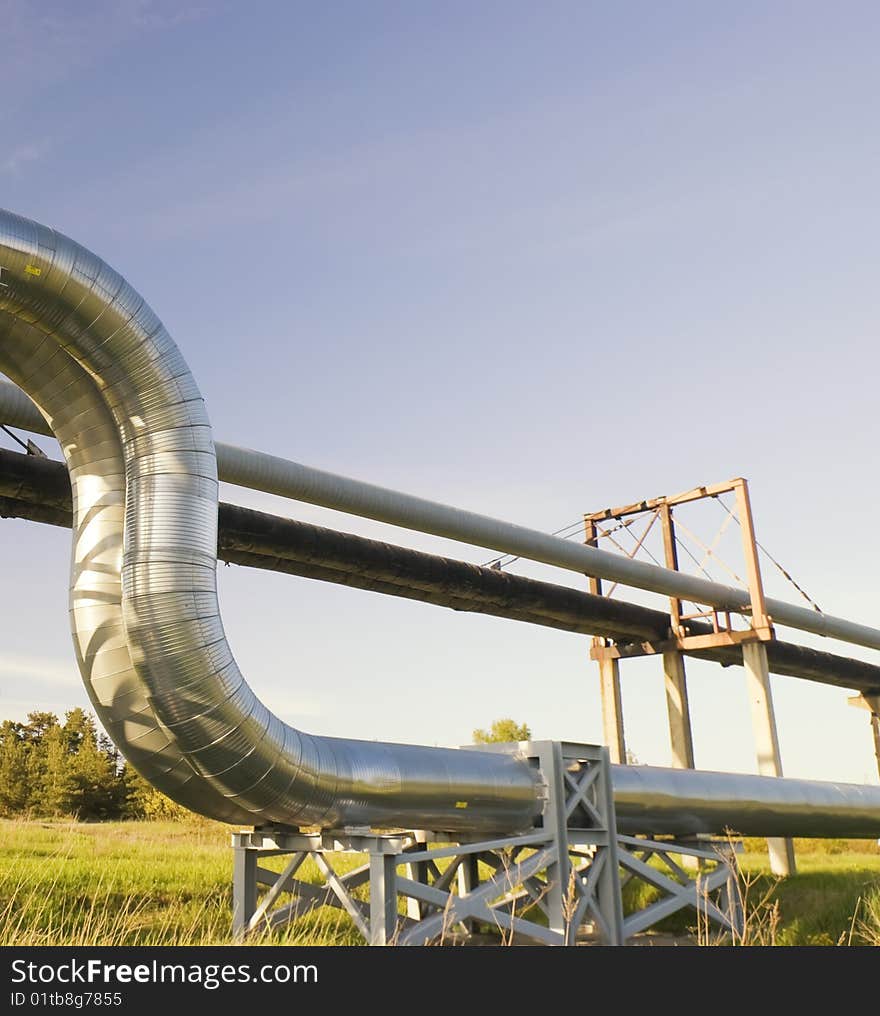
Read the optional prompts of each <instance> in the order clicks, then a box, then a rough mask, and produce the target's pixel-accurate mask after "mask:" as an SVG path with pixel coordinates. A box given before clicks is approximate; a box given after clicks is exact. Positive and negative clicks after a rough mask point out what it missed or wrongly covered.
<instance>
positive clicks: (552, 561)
mask: <svg viewBox="0 0 880 1016" xmlns="http://www.w3.org/2000/svg"><path fill="white" fill-rule="evenodd" d="M10 389H12V391H10ZM21 395H22V393H21V392H19V391H18V390H17V389H15V386H14V385H9V384H5V383H3V384H0V422H5V421H6V420H7V419H8V420H9V421H10V422H11V423H12V424H14V425H16V426H20V427H26V428H28V429H33V430H34V431H35V432H37V433H46V432H47V431H48V428H47V426H46V424H45V423H44V422H43V421H42V417H41V416H39V413H37V411H36V409H35V407H33V412H30V411H28V410H27V407H26V406H25V405H24V403H23V402H22V398H21ZM31 405H32V404H31ZM34 413H36V414H37V417H39V421H38V420H37V418H36V417H35V416H34ZM38 422H39V423H40V426H39V427H37V426H36V424H37V423H38ZM215 449H216V453H217V466H218V474H219V477H220V479H221V480H223V481H225V482H226V483H231V484H234V485H236V486H239V487H246V488H248V489H250V490H259V491H263V492H264V493H267V494H276V495H279V496H281V497H287V498H292V499H293V500H297V501H305V502H306V503H308V504H314V505H319V506H321V507H323V508H331V509H334V510H336V511H342V512H346V513H348V514H350V515H358V516H361V517H363V518H370V519H374V520H376V521H378V522H385V523H388V524H390V525H395V526H400V527H402V528H404V529H412V530H416V531H418V532H423V533H429V534H431V535H434V536H440V537H444V538H447V539H451V540H456V541H459V542H462V543H468V544H471V545H473V546H479V547H486V548H488V549H491V550H494V551H497V552H500V553H504V554H515V555H517V556H519V557H522V558H525V559H528V560H531V561H538V562H541V563H543V564H548V565H554V566H556V567H559V568H564V569H566V570H568V571H574V572H578V573H580V574H585V575H592V576H595V577H597V578H603V579H608V580H610V581H614V582H619V583H622V584H623V585H626V586H631V587H633V588H636V589H644V590H647V591H649V592H654V593H661V594H663V595H666V596H677V597H680V598H682V599H690V600H695V601H696V602H697V603H704V604H710V605H712V606H716V607H721V608H724V609H729V610H742V609H745V608H747V607H748V602H749V595H748V593H747V592H746V591H745V590H743V589H737V588H735V587H733V586H725V585H723V584H721V583H718V582H711V581H708V580H706V579H700V578H697V577H696V576H693V575H687V574H685V573H683V572H677V571H672V570H670V569H668V568H662V567H660V566H658V565H652V564H647V563H645V562H643V561H634V560H632V559H630V558H626V557H622V556H620V555H617V554H611V553H608V552H607V551H603V550H599V549H597V548H596V547H589V546H586V545H584V544H580V543H573V542H571V541H568V540H563V539H560V538H559V537H557V536H550V535H548V534H547V533H542V532H539V531H537V530H534V529H527V528H526V527H524V526H517V525H513V524H512V523H509V522H503V521H501V520H499V519H493V518H490V517H489V516H486V515H478V514H476V513H474V512H469V511H464V510H462V509H459V508H453V507H451V506H449V505H444V504H440V503H438V502H435V501H428V500H426V499H424V498H420V497H415V496H413V495H412V494H405V493H402V492H400V491H394V490H390V489H388V488H385V487H379V486H376V485H375V484H371V483H364V482H362V481H360V480H353V479H351V478H349V477H345V476H339V475H337V474H335V473H328V472H325V471H324V470H320V469H314V468H313V467H311V466H305V465H302V464H301V463H298V462H292V461H290V460H287V459H282V458H279V457H277V456H274V455H266V454H265V453H263V452H256V451H252V450H250V449H246V448H238V447H236V446H234V445H226V444H221V443H219V442H218V443H216V445H215ZM766 608H767V611H768V613H769V614H770V616H771V618H772V620H773V622H774V623H775V624H780V625H786V626H788V627H790V628H795V629H798V630H800V631H807V632H811V633H812V634H814V635H822V636H825V637H828V638H836V639H840V640H842V641H844V642H850V643H852V644H854V645H860V646H864V647H866V648H868V649H880V630H878V629H877V628H871V627H869V626H868V625H863V624H858V623H856V622H853V621H849V620H847V619H846V618H841V617H834V616H832V615H830V614H823V613H820V612H819V611H816V610H811V609H808V608H806V607H800V606H797V605H796V604H791V603H786V602H785V601H784V600H777V599H773V598H767V600H766Z"/></svg>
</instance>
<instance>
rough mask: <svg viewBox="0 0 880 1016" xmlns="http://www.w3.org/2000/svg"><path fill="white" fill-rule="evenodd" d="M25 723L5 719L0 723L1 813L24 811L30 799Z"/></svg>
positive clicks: (11, 813)
mask: <svg viewBox="0 0 880 1016" xmlns="http://www.w3.org/2000/svg"><path fill="white" fill-rule="evenodd" d="M22 729H23V725H22V724H21V723H13V722H11V721H10V720H5V721H4V722H3V724H2V725H0V814H2V815H15V814H17V813H19V812H22V811H24V810H25V809H26V808H27V806H28V801H29V799H30V788H29V786H28V746H27V744H26V742H25V739H24V735H23V733H22Z"/></svg>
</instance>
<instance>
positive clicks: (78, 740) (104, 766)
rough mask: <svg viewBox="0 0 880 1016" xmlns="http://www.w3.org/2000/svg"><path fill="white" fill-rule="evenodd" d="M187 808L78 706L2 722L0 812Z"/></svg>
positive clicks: (82, 814) (482, 734)
mask: <svg viewBox="0 0 880 1016" xmlns="http://www.w3.org/2000/svg"><path fill="white" fill-rule="evenodd" d="M530 736H531V734H530V731H529V728H528V726H527V725H526V724H518V723H516V722H515V721H514V720H511V719H501V720H496V721H495V722H494V723H493V724H492V726H491V728H490V730H488V731H487V730H475V731H474V732H473V738H474V741H476V742H491V741H527V740H528V739H529V737H530ZM188 814H189V812H188V811H187V810H186V809H185V808H183V807H181V806H180V805H178V804H175V802H174V801H172V800H171V799H170V798H168V797H166V796H165V795H164V794H163V793H162V792H161V791H159V790H156V789H155V788H154V787H153V786H151V785H150V784H149V783H148V782H147V781H146V780H145V779H144V778H143V777H142V776H141V775H140V774H139V773H138V772H137V771H136V770H135V769H133V768H132V767H131V766H130V765H129V764H128V763H127V762H126V761H125V759H124V758H123V757H122V755H120V753H119V751H118V750H117V749H116V746H115V745H114V744H113V742H112V741H111V740H110V738H109V737H107V735H106V734H105V733H104V732H103V731H101V730H99V728H98V725H97V722H96V720H95V718H94V716H92V715H91V714H90V713H87V712H86V711H85V710H84V709H79V708H77V709H70V710H68V711H67V712H66V713H65V714H64V721H63V722H62V721H61V720H59V719H58V717H57V716H56V715H55V713H49V712H32V713H28V717H27V721H26V722H24V723H19V722H16V721H15V720H4V721H3V723H2V724H0V816H2V817H4V818H13V817H15V816H17V815H28V816H34V817H38V816H45V817H53V816H54V817H59V816H69V817H71V818H78V819H80V820H82V821H92V822H95V821H108V820H112V819H129V818H141V819H142V818H182V817H184V816H186V815H188Z"/></svg>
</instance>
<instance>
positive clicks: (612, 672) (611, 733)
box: [599, 659, 626, 765]
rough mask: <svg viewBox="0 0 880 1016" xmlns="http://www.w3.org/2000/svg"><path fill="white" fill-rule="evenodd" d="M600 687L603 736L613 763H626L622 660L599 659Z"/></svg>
mask: <svg viewBox="0 0 880 1016" xmlns="http://www.w3.org/2000/svg"><path fill="white" fill-rule="evenodd" d="M599 689H600V691H601V693H602V737H603V739H604V741H605V744H607V745H608V754H609V755H610V757H611V761H612V762H613V763H616V764H619V765H625V764H626V740H625V738H624V733H623V698H622V697H621V694H620V660H614V659H603V660H599Z"/></svg>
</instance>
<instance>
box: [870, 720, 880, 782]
mask: <svg viewBox="0 0 880 1016" xmlns="http://www.w3.org/2000/svg"><path fill="white" fill-rule="evenodd" d="M871 733H872V734H873V735H874V758H875V759H876V760H877V772H878V773H880V716H878V715H877V713H871Z"/></svg>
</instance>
